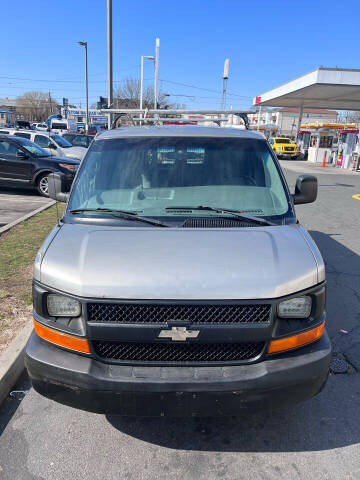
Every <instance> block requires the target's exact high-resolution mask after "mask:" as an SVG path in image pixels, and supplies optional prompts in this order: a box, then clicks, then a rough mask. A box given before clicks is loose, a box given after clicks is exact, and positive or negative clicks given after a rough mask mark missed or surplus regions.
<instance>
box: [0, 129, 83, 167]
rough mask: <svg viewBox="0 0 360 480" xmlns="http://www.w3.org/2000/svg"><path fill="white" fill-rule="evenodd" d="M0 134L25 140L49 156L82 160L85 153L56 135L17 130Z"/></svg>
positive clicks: (3, 130)
mask: <svg viewBox="0 0 360 480" xmlns="http://www.w3.org/2000/svg"><path fill="white" fill-rule="evenodd" d="M0 134H3V135H15V136H16V137H22V138H27V139H28V140H31V141H32V142H34V143H36V144H37V145H39V147H42V148H44V149H45V150H46V151H47V152H49V154H50V155H58V156H61V157H64V156H66V157H69V158H76V159H77V160H82V159H83V158H84V156H85V153H86V148H84V147H73V146H72V145H71V143H70V142H68V141H67V140H65V138H62V137H61V136H60V135H57V134H56V133H50V132H39V131H36V130H25V129H24V130H17V129H16V128H7V129H1V130H0Z"/></svg>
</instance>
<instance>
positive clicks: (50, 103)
mask: <svg viewBox="0 0 360 480" xmlns="http://www.w3.org/2000/svg"><path fill="white" fill-rule="evenodd" d="M49 106H50V115H52V101H51V93H50V92H49Z"/></svg>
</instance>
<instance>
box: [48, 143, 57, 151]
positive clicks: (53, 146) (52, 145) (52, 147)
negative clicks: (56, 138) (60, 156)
mask: <svg viewBox="0 0 360 480" xmlns="http://www.w3.org/2000/svg"><path fill="white" fill-rule="evenodd" d="M49 148H51V149H52V150H56V149H57V145H55V143H49Z"/></svg>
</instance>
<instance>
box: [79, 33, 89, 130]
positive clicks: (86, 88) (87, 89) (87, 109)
mask: <svg viewBox="0 0 360 480" xmlns="http://www.w3.org/2000/svg"><path fill="white" fill-rule="evenodd" d="M78 44H79V45H81V46H82V47H84V48H85V97H86V105H85V106H86V122H85V132H86V133H88V131H89V81H88V57H87V42H78Z"/></svg>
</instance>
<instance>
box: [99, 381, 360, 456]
mask: <svg viewBox="0 0 360 480" xmlns="http://www.w3.org/2000/svg"><path fill="white" fill-rule="evenodd" d="M355 376H356V375H355V374H351V375H350V374H349V375H347V376H346V375H344V376H339V375H337V376H331V377H330V379H329V382H328V384H327V386H326V388H325V390H324V391H323V392H322V393H320V394H319V395H318V396H317V397H315V398H313V399H311V400H308V401H307V402H304V403H302V404H300V405H298V406H295V407H293V408H289V409H285V410H278V411H264V412H261V413H258V414H249V415H246V416H245V415H244V416H242V417H236V418H235V417H232V418H228V417H226V418H209V419H206V418H203V419H195V418H184V419H155V418H129V417H120V416H117V415H109V416H107V420H108V421H109V423H110V424H111V425H112V426H113V427H114V428H116V429H118V430H120V431H121V432H123V433H126V434H127V435H131V436H132V437H135V438H138V439H140V440H142V441H145V442H148V443H152V444H155V445H160V446H162V447H167V448H172V449H177V450H198V451H214V452H301V451H317V450H330V449H333V448H339V447H342V446H345V445H353V444H357V443H359V442H360V430H359V429H358V425H357V421H355V418H356V417H357V413H356V411H355V410H354V407H355V405H354V395H355V398H356V396H358V395H359V393H360V385H359V382H358V386H357V390H356V391H353V392H352V386H351V384H352V379H354V377H355ZM339 383H340V385H339Z"/></svg>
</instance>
